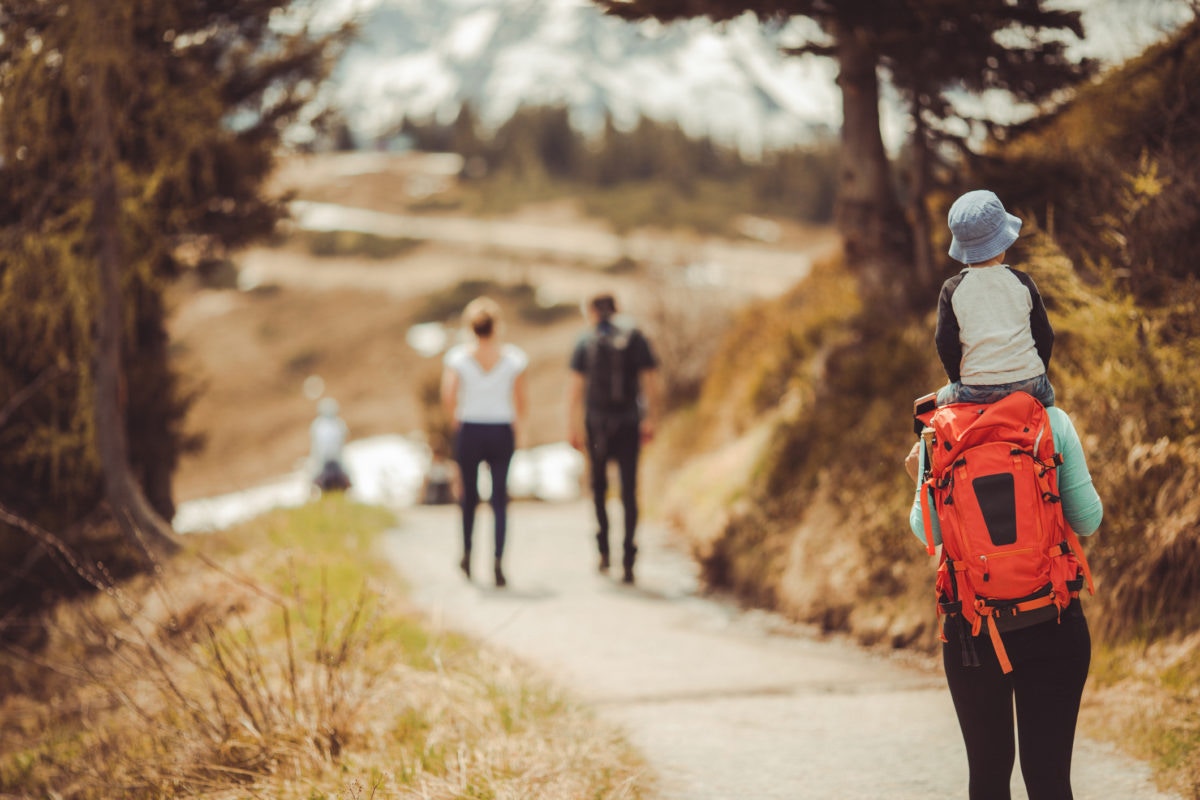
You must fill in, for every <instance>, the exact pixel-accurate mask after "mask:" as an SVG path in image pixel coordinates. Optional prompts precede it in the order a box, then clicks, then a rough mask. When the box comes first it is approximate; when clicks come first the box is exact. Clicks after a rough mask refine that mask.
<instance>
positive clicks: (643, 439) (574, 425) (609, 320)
mask: <svg viewBox="0 0 1200 800" xmlns="http://www.w3.org/2000/svg"><path fill="white" fill-rule="evenodd" d="M586 313H587V317H588V321H589V322H590V323H591V327H590V328H588V330H586V331H585V332H584V333H583V334H582V335H581V336H580V337H579V340H578V341H577V342H576V344H575V350H574V352H573V353H572V354H571V363H570V367H571V376H570V378H569V382H568V384H567V420H568V426H569V431H568V439H569V441H570V443H571V446H572V447H574V448H576V449H577V450H581V451H582V450H584V445H585V443H586V448H587V449H586V453H587V455H588V463H589V466H590V469H591V473H592V499H593V502H594V503H595V506H596V521H597V523H598V525H599V530H598V531H597V532H596V544H597V546H598V547H599V550H600V571H601V572H607V571H608V568H609V542H608V508H607V505H606V502H607V499H608V462H609V461H616V462H617V468H618V471H619V473H620V479H621V505H622V507H623V508H624V516H625V519H624V522H625V526H624V527H625V540H624V552H623V553H622V555H623V561H622V565H623V566H624V575H623V580H624V582H625V583H633V564H634V561H635V559H636V556H637V546H636V545H635V544H634V533H635V531H636V529H637V522H638V502H637V464H638V457H639V455H640V453H641V446H642V445H643V444H645V443H648V442H649V441H650V440H651V439H652V438H654V430H655V424H656V421H657V418H658V404H659V403H658V398H659V387H658V361H657V360H656V359H655V357H654V352H653V350H651V348H650V342H649V341H648V340H647V339H646V337H645V336H644V335H643V334H642V332H641V331H639V330H638V329H637V328H636V327H634V326H633V325H631V324H629V323H628V322H627V321H625V320H621V319H618V318H617V302H616V299H615V298H614V297H613V296H612V295H611V294H601V295H597V296H596V297H594V298H592V300H591V301H590V302H589V303H588V305H587V308H586Z"/></svg>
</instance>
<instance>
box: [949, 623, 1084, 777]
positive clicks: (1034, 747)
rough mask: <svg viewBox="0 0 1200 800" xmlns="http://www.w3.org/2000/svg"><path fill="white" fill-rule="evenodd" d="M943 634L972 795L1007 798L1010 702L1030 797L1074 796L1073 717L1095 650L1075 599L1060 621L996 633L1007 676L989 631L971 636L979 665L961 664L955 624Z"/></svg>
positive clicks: (1011, 743)
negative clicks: (1009, 667) (1008, 663)
mask: <svg viewBox="0 0 1200 800" xmlns="http://www.w3.org/2000/svg"><path fill="white" fill-rule="evenodd" d="M968 635H969V634H968ZM946 636H947V638H948V639H950V641H949V642H948V643H946V644H944V645H943V646H942V662H943V664H944V665H945V668H946V681H947V683H948V684H949V685H950V695H951V697H952V698H953V700H954V709H955V711H956V712H957V714H958V723H959V727H960V728H961V729H962V735H963V741H964V743H965V744H966V747H967V763H968V765H969V767H970V774H971V778H970V794H969V797H970V800H1010V792H1009V782H1010V780H1011V778H1012V769H1013V759H1014V755H1015V752H1016V748H1015V745H1014V741H1013V730H1014V726H1013V708H1014V702H1015V707H1016V733H1017V740H1018V741H1019V742H1020V753H1021V774H1022V775H1023V776H1024V778H1025V788H1026V789H1027V790H1028V792H1029V800H1072V794H1071V752H1072V750H1073V748H1074V744H1075V722H1076V719H1077V718H1078V716H1079V701H1080V698H1081V697H1082V695H1083V685H1084V683H1085V682H1086V680H1087V674H1088V667H1089V665H1090V663H1091V652H1092V640H1091V634H1090V633H1089V631H1088V624H1087V619H1086V618H1085V617H1084V615H1083V609H1082V608H1081V607H1080V605H1079V601H1078V600H1075V601H1074V602H1072V603H1071V605H1070V606H1068V607H1067V608H1066V609H1065V610H1064V611H1063V613H1062V616H1061V618H1060V619H1059V620H1057V621H1055V620H1052V621H1050V622H1042V623H1038V624H1036V625H1032V626H1030V627H1028V628H1023V629H1021V630H1015V631H1009V632H1007V633H1004V634H1002V635H1001V638H1002V640H1003V642H1004V649H1005V650H1006V651H1007V653H1008V657H1009V660H1010V661H1011V662H1012V665H1013V671H1012V672H1010V673H1009V674H1008V675H1005V674H1004V673H1003V672H1002V671H1001V669H1000V663H999V662H998V661H997V660H996V652H995V649H994V648H993V647H992V642H991V639H990V638H989V637H988V635H987V633H986V632H984V633H983V634H981V635H980V636H978V637H975V638H974V644H975V649H976V651H977V653H978V655H979V661H980V666H978V667H964V666H963V664H962V652H961V649H960V643H959V639H958V637H959V633H958V631H957V630H956V627H955V625H954V624H952V623H951V624H948V625H947V626H946Z"/></svg>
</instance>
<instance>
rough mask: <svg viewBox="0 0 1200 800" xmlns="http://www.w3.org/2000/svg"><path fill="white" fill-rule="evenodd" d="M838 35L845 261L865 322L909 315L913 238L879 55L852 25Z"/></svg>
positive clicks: (841, 225)
mask: <svg viewBox="0 0 1200 800" xmlns="http://www.w3.org/2000/svg"><path fill="white" fill-rule="evenodd" d="M834 36H835V39H836V42H837V45H836V50H837V61H838V67H839V73H838V86H839V87H841V90H842V117H843V119H842V152H841V163H840V167H839V169H840V172H839V176H838V201H837V207H836V219H837V226H838V229H839V231H840V233H841V234H842V239H843V242H844V243H845V252H846V261H847V263H848V264H849V265H850V266H851V267H852V268H854V269H855V270H856V272H857V274H858V276H859V284H860V290H861V292H862V295H863V298H862V299H863V302H864V304H866V307H867V313H866V317H867V318H876V319H886V318H887V317H890V316H892V315H893V314H897V313H903V312H905V311H906V310H907V306H906V300H905V298H906V296H907V291H906V287H905V284H906V283H908V282H910V281H911V280H912V267H911V263H912V262H911V260H912V238H911V233H910V231H909V229H908V225H907V223H906V221H905V219H904V213H903V211H902V209H901V208H900V203H899V201H898V200H897V199H896V192H895V189H894V187H893V186H892V181H891V174H890V170H889V165H888V158H887V153H886V151H885V150H884V146H883V133H882V131H881V130H880V125H879V77H878V75H877V73H876V60H877V59H876V54H875V51H874V49H873V48H871V46H870V45H869V44H868V43H867V42H865V41H864V40H863V38H862V35H861V33H860V32H858V31H856V30H854V29H852V28H841V29H839V30H836V31H834Z"/></svg>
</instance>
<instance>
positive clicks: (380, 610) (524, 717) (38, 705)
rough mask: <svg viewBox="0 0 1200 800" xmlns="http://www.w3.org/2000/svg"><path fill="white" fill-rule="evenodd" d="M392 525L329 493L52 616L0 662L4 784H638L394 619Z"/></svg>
mask: <svg viewBox="0 0 1200 800" xmlns="http://www.w3.org/2000/svg"><path fill="white" fill-rule="evenodd" d="M387 524H389V518H388V517H387V516H386V515H385V514H383V512H380V511H377V510H375V509H369V508H365V507H361V506H356V505H353V504H351V503H349V502H347V501H345V500H342V499H337V498H333V499H325V500H322V501H321V502H319V503H315V504H310V505H309V506H307V507H305V508H301V509H295V510H291V511H286V512H277V513H274V514H271V515H268V516H267V517H264V518H261V519H259V520H257V521H255V522H252V523H249V524H248V525H246V526H244V527H243V528H241V529H239V530H237V531H233V532H231V533H229V534H223V535H220V536H214V537H212V538H208V539H200V540H196V545H195V548H194V551H193V552H191V553H189V554H187V555H184V556H181V557H179V558H177V559H176V560H174V561H173V562H171V563H169V564H166V565H164V568H163V571H162V574H161V575H160V576H158V577H157V578H155V579H153V580H151V579H142V580H138V581H135V582H133V583H129V584H126V585H121V586H114V587H112V589H111V591H110V592H108V593H107V594H105V595H103V596H98V597H93V598H91V599H90V600H88V601H86V602H82V603H77V604H73V605H71V606H65V607H62V608H60V609H59V610H58V612H57V613H56V616H55V618H54V620H53V624H52V625H51V626H50V628H49V630H50V633H49V641H48V642H47V643H46V645H45V647H44V648H41V649H39V650H38V652H37V653H16V652H12V651H10V652H9V653H8V654H7V655H6V657H5V658H4V663H3V667H2V668H3V669H4V670H5V672H7V674H6V675H5V677H6V681H5V683H6V686H7V691H6V692H5V694H4V696H3V698H2V699H0V715H2V716H3V718H4V720H5V725H4V727H3V729H0V753H3V754H4V755H3V756H0V796H3V797H9V796H17V797H34V796H37V797H61V798H75V799H78V800H87V799H89V798H109V797H115V796H120V797H128V798H159V797H179V796H190V797H205V798H214V799H216V798H234V797H239V798H244V797H264V798H266V797H270V798H307V799H309V800H316V798H334V797H352V798H354V797H357V798H368V797H370V798H388V797H414V798H415V797H420V798H459V797H473V798H518V797H522V798H524V797H547V798H585V797H586V798H624V797H630V798H635V797H641V796H643V792H644V791H645V787H646V777H645V775H644V773H643V771H642V769H641V766H640V764H639V763H638V761H637V759H636V757H635V756H634V755H633V754H632V752H631V750H630V748H629V747H628V746H627V745H626V744H625V743H624V742H623V741H622V740H621V739H620V738H619V737H618V736H617V735H616V734H615V733H614V732H613V731H611V730H608V729H606V728H604V727H602V726H601V725H599V724H598V723H597V722H596V721H595V720H594V719H593V718H592V717H591V715H590V714H589V713H588V712H587V711H585V710H583V709H581V708H580V707H578V706H576V705H574V704H573V703H572V702H571V701H570V700H569V699H567V698H565V697H563V696H562V695H561V694H559V693H558V692H557V691H556V690H555V689H553V688H551V687H548V686H546V685H545V684H543V683H541V682H540V681H539V680H538V679H537V678H536V677H535V676H533V675H531V674H530V673H529V672H527V671H526V670H525V669H523V668H522V667H521V666H519V665H517V664H515V663H513V662H512V661H511V660H509V659H507V658H505V657H502V656H500V655H498V654H496V653H493V652H488V651H483V650H480V649H478V648H476V647H474V646H473V645H471V644H470V643H468V642H466V641H465V640H463V639H461V638H458V637H454V636H445V637H432V636H431V635H430V634H428V633H427V632H426V630H425V629H424V628H423V627H422V626H421V625H420V622H419V620H417V619H416V618H415V617H414V616H412V615H411V614H408V613H406V612H405V611H404V610H403V609H404V602H403V600H402V598H398V597H396V596H394V595H393V594H391V593H390V592H389V591H388V590H387V588H386V586H387V584H389V583H394V582H395V578H394V577H392V576H391V575H388V574H386V573H381V572H379V569H380V567H379V566H378V565H379V564H381V563H382V561H381V560H380V559H378V558H377V557H376V556H375V555H374V550H373V545H372V542H373V540H374V538H375V534H376V533H377V532H378V531H380V530H382V529H383V528H384V527H385V526H386V525H387Z"/></svg>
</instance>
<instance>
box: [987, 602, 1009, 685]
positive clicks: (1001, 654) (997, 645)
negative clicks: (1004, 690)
mask: <svg viewBox="0 0 1200 800" xmlns="http://www.w3.org/2000/svg"><path fill="white" fill-rule="evenodd" d="M980 614H981V616H987V617H988V621H987V629H988V637H989V638H990V639H991V640H992V649H993V650H995V651H996V660H997V661H999V662H1000V669H1001V670H1003V671H1004V674H1005V675H1007V674H1008V673H1010V672H1012V662H1011V661H1009V660H1008V651H1007V650H1005V649H1004V642H1003V641H1001V639H1000V631H999V630H997V629H996V616H995V609H990V610H989V611H987V612H983V611H981V612H980Z"/></svg>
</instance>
